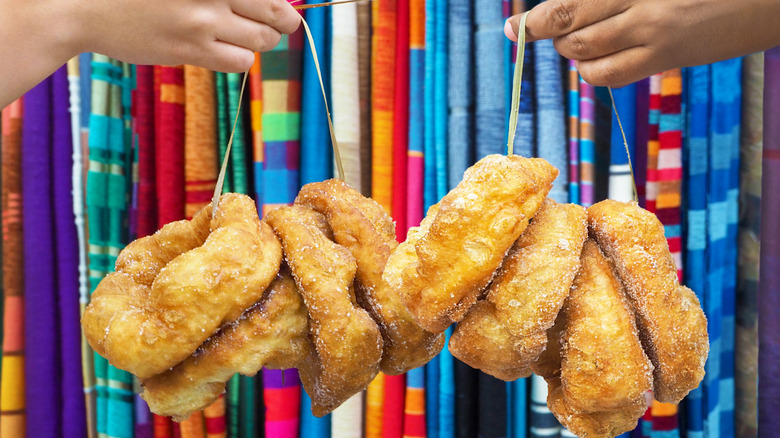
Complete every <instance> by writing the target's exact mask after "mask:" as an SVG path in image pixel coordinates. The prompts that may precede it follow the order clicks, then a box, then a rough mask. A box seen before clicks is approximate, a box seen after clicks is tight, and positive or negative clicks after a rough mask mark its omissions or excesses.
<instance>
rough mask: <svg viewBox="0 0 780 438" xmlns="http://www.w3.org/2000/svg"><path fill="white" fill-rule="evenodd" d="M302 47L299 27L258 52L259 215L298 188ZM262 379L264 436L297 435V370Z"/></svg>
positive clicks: (286, 201)
mask: <svg viewBox="0 0 780 438" xmlns="http://www.w3.org/2000/svg"><path fill="white" fill-rule="evenodd" d="M302 49H303V34H302V33H301V31H300V30H299V31H298V32H296V33H294V34H292V35H289V36H283V37H282V41H281V42H280V43H279V45H277V46H276V47H275V48H274V50H272V51H270V52H265V53H263V54H262V55H261V63H262V64H261V74H262V80H263V97H262V99H263V105H262V106H263V141H264V143H265V145H264V146H265V151H264V154H263V172H262V179H263V198H262V199H258V204H259V205H260V204H261V205H262V207H261V208H262V213H263V215H264V214H265V213H267V212H268V211H269V210H271V209H273V208H276V207H278V206H280V205H286V204H291V203H292V202H293V201H294V200H295V196H296V195H297V194H298V188H299V183H300V180H299V177H298V175H299V172H298V169H299V167H298V166H299V161H300V160H299V153H300V116H301V114H300V110H301V55H302ZM257 177H260V175H257ZM282 373H284V379H283V378H282ZM282 383H284V384H282ZM263 384H264V387H263V400H264V403H265V407H266V411H265V412H266V416H265V433H266V436H278V437H280V438H294V437H297V435H298V430H299V429H298V428H299V421H300V406H301V383H300V379H299V378H298V372H297V371H296V370H286V371H277V370H265V369H264V370H263Z"/></svg>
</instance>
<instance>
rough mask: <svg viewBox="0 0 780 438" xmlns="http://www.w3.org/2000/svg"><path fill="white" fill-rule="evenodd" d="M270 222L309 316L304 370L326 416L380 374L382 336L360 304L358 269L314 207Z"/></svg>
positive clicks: (274, 214)
mask: <svg viewBox="0 0 780 438" xmlns="http://www.w3.org/2000/svg"><path fill="white" fill-rule="evenodd" d="M266 221H267V222H268V223H269V224H270V225H271V226H272V227H273V228H274V231H276V233H277V234H278V235H279V237H280V238H281V239H282V245H283V247H284V254H285V259H286V260H287V263H288V265H289V266H290V269H291V271H292V273H293V277H294V278H295V282H296V283H297V285H298V289H299V290H300V292H301V295H302V296H303V301H304V303H305V304H306V307H307V308H308V312H309V330H310V331H309V334H310V342H311V348H310V351H309V353H308V354H307V356H306V358H305V359H304V360H303V362H301V364H300V365H299V366H298V369H299V371H300V374H301V381H302V382H303V386H304V388H305V389H306V392H307V393H308V394H309V396H311V398H312V412H313V413H314V415H316V416H318V417H321V416H323V415H325V414H327V413H329V412H331V411H332V410H333V409H335V408H336V407H338V406H339V405H340V404H342V403H343V402H344V401H345V400H347V399H348V398H349V397H350V396H352V395H353V394H355V393H357V392H359V391H362V390H363V389H364V388H365V387H366V386H368V384H369V383H370V382H371V380H372V379H373V378H374V376H376V374H377V373H378V372H379V361H380V359H381V356H382V336H381V333H380V332H379V328H378V327H377V325H376V323H375V322H374V321H373V319H371V316H370V315H369V314H368V312H366V311H365V310H363V309H362V308H360V307H359V306H358V305H357V302H356V299H355V294H354V290H353V284H354V280H355V273H356V271H357V265H356V263H355V258H354V257H353V256H352V254H351V253H350V252H349V250H347V249H346V248H344V247H342V246H340V245H337V244H336V243H334V242H333V241H332V240H330V239H329V238H328V235H327V234H326V233H327V231H328V228H327V227H328V226H327V222H326V219H325V217H324V216H323V215H321V214H320V213H317V212H316V211H314V210H312V209H311V208H309V207H304V206H300V205H296V206H292V207H281V208H279V209H277V210H273V211H271V212H270V213H268V215H267V217H266Z"/></svg>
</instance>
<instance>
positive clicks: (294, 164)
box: [261, 30, 303, 212]
mask: <svg viewBox="0 0 780 438" xmlns="http://www.w3.org/2000/svg"><path fill="white" fill-rule="evenodd" d="M302 47H303V36H302V34H301V32H300V30H299V31H298V32H296V33H294V34H292V35H290V36H284V37H282V41H281V42H280V43H279V45H278V46H276V47H275V48H274V49H273V50H272V51H270V52H265V53H263V54H262V55H261V60H262V76H263V140H264V142H265V153H264V162H263V175H262V177H263V199H262V204H263V211H264V212H267V211H269V210H270V209H273V208H275V207H276V206H279V205H285V204H289V203H292V202H293V200H295V196H296V195H297V194H298V184H299V179H298V164H299V153H300V120H301V113H300V110H301V54H302V53H301V51H302Z"/></svg>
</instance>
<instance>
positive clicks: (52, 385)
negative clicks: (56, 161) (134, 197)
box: [22, 78, 72, 438]
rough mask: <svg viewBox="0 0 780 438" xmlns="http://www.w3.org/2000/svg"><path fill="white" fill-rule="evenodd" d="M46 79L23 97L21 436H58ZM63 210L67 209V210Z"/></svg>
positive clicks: (56, 329)
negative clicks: (24, 424) (24, 417)
mask: <svg viewBox="0 0 780 438" xmlns="http://www.w3.org/2000/svg"><path fill="white" fill-rule="evenodd" d="M51 84H52V81H51V78H48V79H46V80H44V81H43V82H41V83H40V84H39V85H38V86H36V87H35V88H33V89H32V90H30V91H29V92H28V93H27V94H26V95H25V97H24V119H23V122H22V199H24V202H23V206H22V213H23V216H24V220H23V227H24V232H23V236H24V300H25V303H27V305H26V306H24V319H25V324H24V336H25V349H26V352H25V353H26V354H25V368H24V370H25V375H26V384H25V396H26V399H27V435H28V436H30V437H52V438H56V437H59V436H60V430H61V425H62V424H61V423H62V422H61V416H60V412H61V406H60V400H61V399H60V397H59V396H52V392H53V391H54V392H56V391H57V388H60V384H61V382H60V365H61V363H60V354H59V336H58V332H59V327H58V313H59V311H58V308H57V296H56V284H55V281H56V279H55V272H54V240H53V239H54V236H53V231H54V230H53V227H52V224H53V222H54V221H53V218H52V214H53V212H52V192H51V161H50V158H51V132H50V129H51ZM68 210H72V207H69V208H68Z"/></svg>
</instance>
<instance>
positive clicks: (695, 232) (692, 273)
mask: <svg viewBox="0 0 780 438" xmlns="http://www.w3.org/2000/svg"><path fill="white" fill-rule="evenodd" d="M685 77H686V86H685V87H683V89H684V90H686V91H685V95H686V96H687V99H686V100H687V102H686V103H687V105H686V107H687V112H688V114H687V128H686V138H685V142H684V143H683V147H684V150H683V157H684V158H683V159H684V163H683V166H684V169H685V178H686V187H687V189H686V197H685V200H686V201H685V204H684V205H683V208H684V218H683V221H684V223H685V227H686V232H687V239H686V245H685V248H686V251H685V271H684V273H685V283H686V285H687V286H688V287H690V288H691V289H692V290H693V291H694V292H695V293H696V295H697V296H698V297H699V300H700V301H701V303H702V305H703V306H704V309H705V312H706V311H707V310H708V309H707V306H706V305H707V302H706V301H705V295H706V294H705V292H706V282H705V278H706V270H707V259H706V256H707V172H708V171H707V169H708V166H709V164H708V161H707V152H708V149H709V139H708V135H709V134H708V133H709V112H710V103H709V100H710V96H709V89H710V67H709V66H701V67H693V68H690V69H686V70H685ZM707 313H708V316H709V312H707ZM703 386H704V385H702V386H700V387H699V388H697V389H695V390H693V391H692V392H691V393H690V394H689V395H688V397H687V398H686V400H685V404H684V407H685V417H686V424H687V427H686V429H687V433H688V435H689V436H690V435H694V436H696V435H701V434H703V431H704V404H703V403H704V400H703V395H704V392H703Z"/></svg>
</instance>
